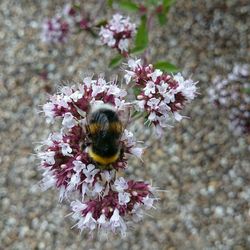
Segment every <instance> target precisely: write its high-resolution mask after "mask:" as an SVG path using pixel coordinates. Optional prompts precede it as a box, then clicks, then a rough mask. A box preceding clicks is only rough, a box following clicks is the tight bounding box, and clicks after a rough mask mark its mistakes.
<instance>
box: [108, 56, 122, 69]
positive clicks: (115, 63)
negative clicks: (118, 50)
mask: <svg viewBox="0 0 250 250" xmlns="http://www.w3.org/2000/svg"><path fill="white" fill-rule="evenodd" d="M122 59H123V56H122V55H117V56H115V57H114V58H112V59H111V61H110V63H109V68H115V67H117V66H118V65H119V64H120V63H121V62H122Z"/></svg>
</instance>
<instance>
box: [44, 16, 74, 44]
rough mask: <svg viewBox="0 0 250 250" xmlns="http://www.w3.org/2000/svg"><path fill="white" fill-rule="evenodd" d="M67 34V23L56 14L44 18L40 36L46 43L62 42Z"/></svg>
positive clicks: (66, 37) (65, 39)
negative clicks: (49, 17)
mask: <svg viewBox="0 0 250 250" xmlns="http://www.w3.org/2000/svg"><path fill="white" fill-rule="evenodd" d="M68 35H69V23H68V22H67V21H65V20H63V19H62V18H61V17H59V16H57V17H54V18H51V19H46V20H45V21H44V23H43V25H42V34H41V38H42V41H43V42H46V43H64V42H66V41H67V39H68Z"/></svg>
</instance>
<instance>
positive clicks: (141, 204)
mask: <svg viewBox="0 0 250 250" xmlns="http://www.w3.org/2000/svg"><path fill="white" fill-rule="evenodd" d="M105 192H106V193H107V194H106V195H105V196H101V197H99V198H98V199H90V200H88V201H85V202H80V201H79V200H76V201H73V202H72V203H71V207H72V210H73V212H74V213H73V218H74V219H75V220H76V221H77V223H76V226H77V227H78V228H79V229H80V230H81V231H82V230H84V229H86V228H87V229H88V230H90V231H92V230H94V229H96V228H99V229H103V230H104V231H108V230H111V231H112V232H114V233H116V232H120V233H121V235H125V233H126V229H127V222H129V221H130V220H131V219H130V217H131V218H132V220H133V221H136V222H137V221H139V220H141V219H142V217H143V209H150V208H152V207H153V202H154V198H151V197H150V196H151V195H152V190H151V187H150V186H149V185H148V184H145V183H144V182H135V181H133V180H130V181H126V180H125V179H124V178H122V177H121V178H119V179H116V180H115V182H114V183H113V184H112V185H107V187H106V190H105Z"/></svg>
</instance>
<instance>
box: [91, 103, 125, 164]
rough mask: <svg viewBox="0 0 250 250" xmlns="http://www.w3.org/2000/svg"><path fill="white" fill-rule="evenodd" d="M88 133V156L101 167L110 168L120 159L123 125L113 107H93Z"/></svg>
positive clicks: (105, 105)
mask: <svg viewBox="0 0 250 250" xmlns="http://www.w3.org/2000/svg"><path fill="white" fill-rule="evenodd" d="M86 131H87V135H88V138H89V140H90V144H89V146H88V148H87V151H88V154H89V156H90V158H92V160H93V161H95V162H96V163H97V164H98V165H99V166H108V165H109V164H112V163H114V162H115V161H116V160H117V159H118V158H119V157H120V154H121V148H120V145H119V141H120V137H121V135H122V133H123V125H122V122H121V120H120V118H119V116H118V114H117V112H116V110H115V109H114V107H113V106H111V105H108V104H102V105H95V106H93V107H91V109H90V114H89V117H88V118H87V126H86Z"/></svg>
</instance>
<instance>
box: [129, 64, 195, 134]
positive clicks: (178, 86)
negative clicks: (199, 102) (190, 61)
mask: <svg viewBox="0 0 250 250" xmlns="http://www.w3.org/2000/svg"><path fill="white" fill-rule="evenodd" d="M128 67H129V69H128V70H126V74H125V80H126V83H127V84H129V83H132V84H133V85H134V86H135V87H136V88H137V90H138V91H136V92H138V94H136V99H137V100H136V102H135V103H136V106H137V110H138V111H140V112H146V114H147V115H146V118H147V120H148V122H149V123H152V124H154V126H155V128H156V133H157V134H158V135H161V134H162V133H163V128H165V127H167V126H168V125H169V124H168V123H169V121H170V120H171V119H172V117H174V119H175V120H177V121H180V120H181V119H182V118H183V116H181V115H180V114H179V111H180V110H182V109H183V108H184V106H185V104H186V103H187V102H189V101H191V100H193V99H194V97H195V96H196V89H197V88H196V83H195V82H193V81H192V80H191V79H187V80H185V79H184V78H183V76H182V75H181V74H180V73H178V74H177V75H174V76H172V75H169V74H166V73H163V72H162V71H161V70H159V69H154V67H153V65H151V64H149V65H142V63H141V60H133V59H130V60H129V61H128Z"/></svg>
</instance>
